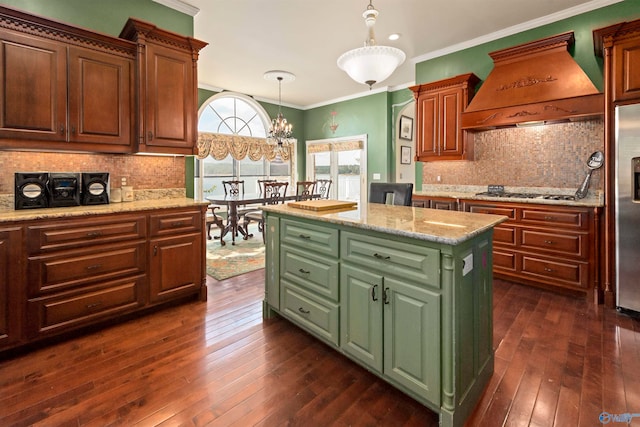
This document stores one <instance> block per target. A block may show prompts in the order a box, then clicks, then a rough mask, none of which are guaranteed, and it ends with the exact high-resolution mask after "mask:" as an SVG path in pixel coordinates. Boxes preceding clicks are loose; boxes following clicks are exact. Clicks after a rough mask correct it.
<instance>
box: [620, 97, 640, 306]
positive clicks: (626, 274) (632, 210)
mask: <svg viewBox="0 0 640 427" xmlns="http://www.w3.org/2000/svg"><path fill="white" fill-rule="evenodd" d="M615 139H616V141H615V153H616V159H615V198H616V200H615V202H616V211H615V212H616V213H615V223H616V236H615V238H616V305H617V306H618V308H620V309H626V310H633V311H636V312H640V104H634V105H625V106H620V107H616V134H615Z"/></svg>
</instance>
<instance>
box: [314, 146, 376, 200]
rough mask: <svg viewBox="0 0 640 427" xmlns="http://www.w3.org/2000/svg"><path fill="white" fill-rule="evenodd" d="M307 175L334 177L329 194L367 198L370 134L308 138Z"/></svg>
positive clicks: (348, 197) (337, 197)
mask: <svg viewBox="0 0 640 427" xmlns="http://www.w3.org/2000/svg"><path fill="white" fill-rule="evenodd" d="M306 158H307V179H308V180H311V181H313V180H316V179H331V180H332V182H333V183H332V184H331V190H330V193H329V198H331V199H337V200H349V201H354V202H358V203H359V204H360V205H363V204H364V203H366V202H367V135H356V136H349V137H342V138H330V139H320V140H313V141H307V144H306Z"/></svg>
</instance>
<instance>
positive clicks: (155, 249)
mask: <svg viewBox="0 0 640 427" xmlns="http://www.w3.org/2000/svg"><path fill="white" fill-rule="evenodd" d="M156 255H158V245H154V246H153V256H156Z"/></svg>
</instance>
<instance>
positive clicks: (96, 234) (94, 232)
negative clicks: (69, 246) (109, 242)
mask: <svg viewBox="0 0 640 427" xmlns="http://www.w3.org/2000/svg"><path fill="white" fill-rule="evenodd" d="M100 236H102V232H101V231H90V232H88V233H87V237H91V238H95V237H100Z"/></svg>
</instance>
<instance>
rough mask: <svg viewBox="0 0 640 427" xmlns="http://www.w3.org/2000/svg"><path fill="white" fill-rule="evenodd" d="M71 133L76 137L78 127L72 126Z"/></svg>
mask: <svg viewBox="0 0 640 427" xmlns="http://www.w3.org/2000/svg"><path fill="white" fill-rule="evenodd" d="M71 133H72V134H73V135H75V134H76V127H75V126H71Z"/></svg>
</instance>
